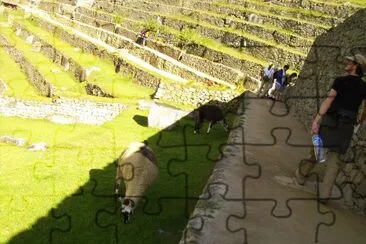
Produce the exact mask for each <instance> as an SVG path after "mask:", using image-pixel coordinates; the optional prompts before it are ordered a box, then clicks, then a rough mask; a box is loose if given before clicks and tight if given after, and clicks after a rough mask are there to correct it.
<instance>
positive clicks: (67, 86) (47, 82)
mask: <svg viewBox="0 0 366 244" xmlns="http://www.w3.org/2000/svg"><path fill="white" fill-rule="evenodd" d="M0 44H1V45H2V46H3V47H4V48H5V50H6V51H7V52H8V53H9V54H10V56H11V57H12V58H13V59H14V60H15V61H16V62H17V63H18V64H19V66H20V67H21V69H22V70H23V71H24V72H25V74H26V75H27V77H28V79H29V81H30V82H31V83H32V85H33V86H34V87H36V89H37V91H38V92H39V93H40V94H41V95H43V96H47V97H51V96H54V95H58V96H59V95H63V96H64V95H70V96H76V95H79V94H83V91H82V89H80V87H79V86H78V85H77V84H76V83H75V82H74V81H73V80H72V79H71V77H69V76H68V75H67V74H66V73H65V72H64V71H62V67H61V66H58V65H56V64H52V61H51V60H49V59H47V58H46V57H44V56H43V55H42V54H39V53H36V52H34V51H33V47H32V46H30V45H29V44H26V42H25V41H24V40H22V39H21V38H19V37H16V36H15V34H14V32H13V31H12V30H10V29H8V28H2V29H0ZM52 70H58V71H59V73H55V72H53V71H52ZM84 94H85V93H84Z"/></svg>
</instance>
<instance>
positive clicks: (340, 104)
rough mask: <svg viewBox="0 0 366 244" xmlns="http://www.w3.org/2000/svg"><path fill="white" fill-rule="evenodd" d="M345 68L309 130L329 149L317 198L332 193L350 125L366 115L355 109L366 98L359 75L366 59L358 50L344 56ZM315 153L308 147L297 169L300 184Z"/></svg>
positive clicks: (304, 178) (360, 75) (306, 174)
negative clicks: (354, 53) (308, 150)
mask: <svg viewBox="0 0 366 244" xmlns="http://www.w3.org/2000/svg"><path fill="white" fill-rule="evenodd" d="M344 65H345V67H344V70H345V71H346V73H347V75H345V76H341V77H337V78H336V79H335V80H334V82H333V85H332V87H331V89H330V91H329V93H328V97H327V98H326V99H325V100H324V101H323V103H322V104H321V106H320V109H319V112H318V113H317V115H316V116H315V118H314V120H313V123H312V127H311V133H312V134H319V135H320V137H321V139H322V141H323V146H324V147H325V148H327V149H328V153H327V155H326V161H325V165H326V169H325V174H324V178H323V184H322V186H321V187H320V198H319V201H321V202H323V203H326V202H327V200H329V198H330V196H331V191H332V187H333V184H334V181H335V178H336V176H337V174H338V170H339V165H338V164H339V163H340V159H339V155H341V154H344V153H345V152H346V151H347V149H348V146H349V144H350V142H351V139H352V135H353V128H354V127H353V126H354V125H355V124H357V123H358V124H360V123H362V122H363V121H364V120H365V118H366V109H365V110H364V112H363V114H362V115H361V116H360V118H358V109H359V106H360V105H361V103H362V101H363V100H364V99H366V84H365V83H364V81H363V80H362V79H361V77H362V76H363V71H364V70H365V66H366V59H365V58H364V57H363V56H362V55H361V54H356V55H354V56H349V57H346V60H345V62H344ZM315 162H316V159H315V154H314V150H313V149H311V151H310V156H309V158H308V159H306V160H303V161H302V162H301V164H300V166H299V168H298V169H297V170H296V173H295V178H296V181H297V183H298V184H300V185H303V184H304V183H305V181H306V177H307V176H308V175H309V173H310V172H311V170H312V169H313V167H314V166H315Z"/></svg>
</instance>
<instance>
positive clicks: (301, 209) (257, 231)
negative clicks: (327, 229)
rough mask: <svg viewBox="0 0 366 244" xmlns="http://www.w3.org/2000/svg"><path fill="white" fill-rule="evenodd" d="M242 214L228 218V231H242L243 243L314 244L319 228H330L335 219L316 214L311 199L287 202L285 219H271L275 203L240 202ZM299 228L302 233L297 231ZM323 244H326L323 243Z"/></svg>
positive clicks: (326, 213) (269, 201)
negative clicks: (289, 209) (241, 203)
mask: <svg viewBox="0 0 366 244" xmlns="http://www.w3.org/2000/svg"><path fill="white" fill-rule="evenodd" d="M243 204H244V206H245V212H244V213H243V214H241V215H240V216H236V215H234V214H233V215H231V216H230V217H229V218H228V220H227V221H228V230H229V231H232V232H235V231H239V230H241V231H244V232H245V241H244V242H243V243H285V242H286V243H315V242H317V241H318V236H317V235H318V233H319V230H323V225H325V226H331V225H333V224H334V222H335V216H334V215H333V214H332V213H331V212H329V211H328V212H325V213H320V212H319V209H318V208H319V205H318V203H317V201H314V200H297V201H292V200H290V201H289V202H288V205H289V207H290V208H291V209H292V212H291V214H289V215H287V216H281V217H279V216H274V215H273V210H274V208H273V205H275V204H276V200H274V199H267V200H262V201H260V200H243ZM301 229H303V230H304V231H303V232H302V233H299V231H298V230H301ZM325 243H327V242H325Z"/></svg>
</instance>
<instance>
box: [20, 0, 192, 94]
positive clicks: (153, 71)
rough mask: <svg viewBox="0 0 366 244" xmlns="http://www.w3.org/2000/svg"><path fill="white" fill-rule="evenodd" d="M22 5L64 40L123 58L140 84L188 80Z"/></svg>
mask: <svg viewBox="0 0 366 244" xmlns="http://www.w3.org/2000/svg"><path fill="white" fill-rule="evenodd" d="M22 7H23V8H24V10H25V11H28V12H31V13H32V14H33V17H32V18H33V20H34V21H35V22H37V24H38V25H39V26H41V27H42V28H45V29H46V30H48V31H49V32H51V33H58V34H59V36H60V37H61V38H62V39H63V40H64V41H66V42H69V43H70V44H71V45H74V46H79V47H80V48H82V49H83V50H84V51H85V52H88V53H93V54H98V56H100V57H105V58H108V59H111V60H116V59H117V58H118V59H121V60H122V67H125V69H126V70H128V72H129V73H133V74H135V77H136V79H137V81H138V82H139V83H140V84H145V85H149V84H146V83H144V82H145V81H146V80H149V81H151V82H150V86H153V87H156V86H157V84H158V83H159V82H160V79H164V80H167V81H174V82H178V83H186V82H187V80H186V79H183V78H181V77H179V76H177V75H174V74H171V73H169V72H165V71H162V70H159V69H157V68H155V67H153V66H152V65H150V64H148V63H146V62H144V61H143V60H141V59H139V58H137V57H135V56H133V55H131V54H129V53H127V52H125V51H123V50H119V49H117V48H114V47H112V46H110V45H108V44H106V43H104V42H102V41H101V40H99V39H96V38H92V37H90V36H88V35H86V34H85V33H82V32H80V31H79V30H76V29H74V28H71V27H69V26H67V25H65V24H62V23H61V22H59V21H57V20H55V19H52V18H51V16H49V15H48V14H47V13H46V12H44V11H41V10H38V9H30V8H28V7H26V6H22ZM152 83H153V84H152Z"/></svg>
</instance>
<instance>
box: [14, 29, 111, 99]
mask: <svg viewBox="0 0 366 244" xmlns="http://www.w3.org/2000/svg"><path fill="white" fill-rule="evenodd" d="M13 28H14V31H15V34H16V35H17V36H19V37H21V38H23V39H24V40H27V39H28V38H29V37H32V38H31V39H32V43H30V44H32V45H33V46H34V49H35V51H37V52H41V53H42V54H43V55H45V56H46V57H47V58H49V59H50V60H52V62H54V63H56V64H59V65H61V66H63V67H64V69H65V70H66V71H68V72H69V73H71V74H72V75H73V77H75V79H76V80H77V81H80V82H83V81H87V75H86V70H87V69H85V68H84V67H82V66H81V65H80V64H79V63H78V62H76V61H75V60H73V58H72V57H69V56H67V55H65V54H64V53H62V51H61V50H58V49H56V48H55V47H53V46H52V45H51V44H49V43H47V42H45V41H43V40H42V39H40V38H39V37H38V36H37V35H36V34H35V33H32V32H30V31H28V30H27V29H25V27H24V26H22V25H20V24H18V23H13ZM86 87H87V88H86V92H87V94H89V95H95V96H103V97H112V95H110V94H108V93H106V92H105V91H103V89H101V88H100V87H98V86H96V85H95V84H91V83H89V82H87V86H86ZM88 87H89V88H90V87H93V89H94V90H99V91H102V92H99V93H96V92H93V91H92V90H93V89H88Z"/></svg>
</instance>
